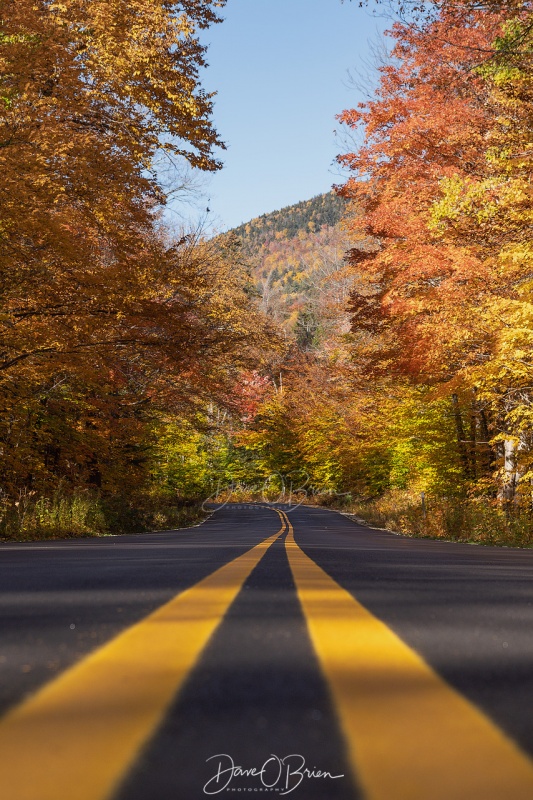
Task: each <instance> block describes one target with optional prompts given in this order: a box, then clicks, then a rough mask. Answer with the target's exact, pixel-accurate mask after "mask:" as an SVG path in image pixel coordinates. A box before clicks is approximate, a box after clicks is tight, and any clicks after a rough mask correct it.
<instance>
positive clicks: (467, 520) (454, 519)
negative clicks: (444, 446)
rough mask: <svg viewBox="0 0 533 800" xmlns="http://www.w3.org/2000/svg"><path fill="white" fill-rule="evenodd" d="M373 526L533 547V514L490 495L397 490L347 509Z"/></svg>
mask: <svg viewBox="0 0 533 800" xmlns="http://www.w3.org/2000/svg"><path fill="white" fill-rule="evenodd" d="M340 510H342V511H343V512H345V513H349V514H353V515H354V516H355V517H358V518H360V519H361V521H364V522H366V523H368V524H370V525H374V526H376V527H379V528H385V529H387V530H391V531H396V532H398V533H402V534H405V535H406V536H413V537H417V538H425V539H445V540H448V541H454V542H470V543H477V544H485V545H493V546H502V547H503V546H506V547H533V513H532V512H531V511H529V510H526V509H523V508H520V507H517V506H510V507H507V508H505V507H504V506H502V504H501V503H498V502H497V501H495V500H493V499H492V498H490V497H473V498H464V497H457V498H433V497H427V496H426V497H425V499H424V504H422V500H421V497H420V495H414V494H412V493H408V492H405V491H391V492H389V493H388V494H386V495H384V496H383V497H381V498H379V499H374V500H367V501H352V502H350V503H348V504H347V505H346V506H345V507H343V508H341V509H340Z"/></svg>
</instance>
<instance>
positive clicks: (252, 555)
mask: <svg viewBox="0 0 533 800" xmlns="http://www.w3.org/2000/svg"><path fill="white" fill-rule="evenodd" d="M278 513H279V512H278ZM279 516H280V518H281V521H282V526H281V528H280V530H279V531H278V532H277V533H276V534H274V535H273V536H271V537H270V538H268V539H266V540H265V541H263V542H261V543H260V544H258V545H257V546H256V547H253V548H252V549H251V550H249V551H248V552H247V553H244V555H242V556H239V557H238V558H236V559H235V560H234V561H231V562H230V563H229V564H226V565H225V566H223V567H221V568H220V569H218V570H217V571H216V572H214V573H213V574H211V575H209V576H208V577H207V578H204V579H203V580H202V581H200V582H199V583H197V584H196V585H195V586H193V587H192V588H190V589H187V590H186V591H184V592H182V593H181V594H179V595H178V596H177V597H175V598H174V599H173V600H170V602H168V603H166V604H165V605H164V606H161V608H159V609H157V610H156V611H154V612H153V613H152V614H150V615H149V616H148V617H146V618H145V619H143V620H142V621H141V622H139V623H137V624H136V625H133V627H131V628H128V629H127V630H125V631H124V632H123V633H121V634H120V635H119V636H117V637H116V638H115V639H113V640H112V641H111V642H109V643H108V644H107V645H105V646H104V647H102V648H100V649H99V650H96V651H95V652H94V653H92V654H91V655H89V656H88V657H87V658H85V659H83V660H82V661H80V662H79V663H78V664H76V665H75V666H73V667H72V668H70V669H68V670H67V671H66V672H64V673H63V674H62V675H60V676H59V677H58V678H56V679H55V680H53V681H52V682H50V683H48V684H47V685H46V686H44V687H43V688H42V689H41V690H40V691H38V692H37V693H36V694H35V695H34V696H33V697H30V698H29V699H28V700H27V701H25V702H24V703H22V704H21V705H19V706H17V707H16V708H15V709H13V711H12V712H11V713H9V714H7V715H6V716H5V717H4V719H3V720H2V721H1V722H0V798H2V800H103V799H104V798H107V797H110V796H111V795H112V793H113V791H114V789H115V788H116V787H117V785H118V784H119V782H120V780H121V778H122V777H123V775H124V774H125V773H126V772H127V770H128V767H129V766H130V765H131V764H132V763H133V762H134V760H135V758H136V756H137V754H138V752H139V750H140V748H141V747H142V746H143V745H144V743H145V742H146V741H147V740H148V739H149V738H150V736H151V735H152V733H153V732H154V730H155V729H156V727H157V725H158V724H159V723H160V722H161V720H162V718H163V715H164V713H165V711H166V709H167V708H168V706H169V704H170V703H171V701H172V700H173V698H174V697H175V695H176V692H177V691H179V689H180V688H181V686H182V685H183V683H184V682H185V680H186V679H187V676H188V675H189V674H190V672H191V670H192V669H193V667H194V665H195V664H196V663H197V661H198V658H199V656H200V654H201V653H202V651H203V649H204V648H205V646H206V644H207V642H208V641H209V639H210V637H211V636H212V634H213V633H214V631H215V629H216V628H217V627H218V625H219V624H220V622H221V621H222V619H223V617H224V615H225V613H226V611H227V610H228V608H229V607H230V605H231V604H232V602H233V601H234V599H235V597H236V596H237V594H238V593H239V591H240V589H241V588H242V585H243V583H244V582H245V580H246V578H247V577H248V576H249V574H250V573H251V571H252V570H253V568H254V567H255V566H256V565H257V564H258V562H259V561H260V560H261V558H262V557H263V555H264V554H265V552H266V551H267V549H268V548H269V547H270V545H271V544H273V542H275V541H276V539H277V538H278V537H279V536H281V535H282V534H283V533H284V532H285V529H286V523H285V521H284V519H283V517H282V515H281V514H279Z"/></svg>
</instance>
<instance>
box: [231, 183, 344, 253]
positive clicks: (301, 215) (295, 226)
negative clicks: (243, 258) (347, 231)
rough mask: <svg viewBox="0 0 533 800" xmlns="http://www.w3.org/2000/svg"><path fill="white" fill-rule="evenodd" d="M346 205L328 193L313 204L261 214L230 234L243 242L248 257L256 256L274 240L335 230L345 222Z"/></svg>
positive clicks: (334, 195) (339, 198) (320, 195)
mask: <svg viewBox="0 0 533 800" xmlns="http://www.w3.org/2000/svg"><path fill="white" fill-rule="evenodd" d="M345 204H346V203H345V201H344V200H343V199H342V198H341V197H338V196H337V195H336V194H335V193H334V192H326V193H325V194H319V195H317V196H316V197H312V198H311V200H302V201H301V202H300V203H295V205H292V206H286V208H282V209H280V210H279V211H272V212H270V213H269V214H262V215H261V216H260V217H256V218H255V219H252V220H250V222H245V223H244V224H243V225H239V227H238V228H233V229H232V231H231V233H233V234H234V235H235V236H237V237H238V238H239V239H240V240H241V242H242V250H243V253H244V254H245V255H256V254H257V253H258V251H260V249H261V248H262V247H263V246H264V245H267V244H268V243H269V242H271V241H273V240H276V239H277V240H279V239H285V240H288V239H293V238H294V237H296V236H298V235H299V234H301V233H317V232H318V231H320V230H321V229H322V228H323V227H324V226H326V227H328V228H333V227H335V226H336V225H337V224H338V223H339V222H340V220H341V218H342V215H343V213H344V208H345Z"/></svg>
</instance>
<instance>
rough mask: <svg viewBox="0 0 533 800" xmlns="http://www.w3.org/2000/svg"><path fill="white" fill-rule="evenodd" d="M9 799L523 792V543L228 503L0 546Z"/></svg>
mask: <svg viewBox="0 0 533 800" xmlns="http://www.w3.org/2000/svg"><path fill="white" fill-rule="evenodd" d="M0 563H1V566H0V619H1V622H0V625H1V630H2V638H1V649H0V712H1V713H2V717H1V718H0V798H1V799H2V800H104V798H107V800H195V798H205V797H208V796H216V797H220V798H233V797H238V796H242V795H243V794H246V795H251V796H254V797H255V796H262V797H267V798H272V797H276V796H289V797H293V798H299V799H300V800H363V799H365V800H374V799H375V800H504V798H505V799H506V800H507V798H512V800H517V799H518V800H531V798H533V760H532V759H533V551H525V550H512V549H507V548H487V547H479V546H473V545H465V544H453V543H449V542H437V541H429V540H416V539H408V538H406V537H402V536H398V535H395V534H392V533H388V532H385V531H379V530H375V529H370V528H367V527H364V526H359V525H356V524H355V523H354V522H353V521H352V520H350V519H348V518H346V517H344V516H342V515H340V514H337V513H335V512H330V511H325V510H322V509H315V508H308V507H303V506H302V507H299V508H294V507H292V508H291V507H289V506H284V505H278V506H276V507H274V506H270V507H268V506H253V505H228V506H226V507H224V508H223V509H220V510H218V511H216V513H214V514H213V516H212V517H210V519H209V520H207V522H205V523H204V524H202V525H200V526H197V527H195V528H191V529H187V530H181V531H170V532H162V533H152V534H145V535H141V536H122V537H106V538H102V539H86V540H71V541H61V542H42V543H20V544H3V545H1V546H0Z"/></svg>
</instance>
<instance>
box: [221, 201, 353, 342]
mask: <svg viewBox="0 0 533 800" xmlns="http://www.w3.org/2000/svg"><path fill="white" fill-rule="evenodd" d="M345 210H346V202H345V201H344V200H343V199H342V198H340V197H338V196H337V195H335V194H334V193H333V192H328V193H327V194H322V195H318V196H317V197H314V198H312V199H311V200H307V201H302V202H300V203H297V204H296V205H293V206H288V207H287V208H283V209H281V210H280V211H274V212H272V213H270V214H264V215H263V216H261V217H258V218H256V219H253V220H251V221H250V222H249V223H247V224H245V225H241V226H239V227H238V228H234V229H233V230H232V231H230V232H229V233H228V234H226V235H225V237H229V238H232V239H234V240H236V241H237V242H238V243H239V247H240V252H241V255H242V259H243V262H244V263H245V264H246V265H247V267H248V268H249V270H250V272H251V275H252V279H253V281H254V283H255V286H256V288H257V291H258V293H259V295H260V298H261V300H260V304H261V308H262V311H263V312H264V313H265V314H266V315H267V316H268V317H270V318H271V319H273V320H274V321H275V322H276V323H277V324H279V325H280V326H281V327H282V329H283V331H284V332H285V334H286V335H289V336H291V337H293V336H294V337H296V338H297V339H298V341H299V342H300V344H302V345H305V346H307V347H309V346H312V345H313V344H315V345H316V344H317V343H318V341H319V340H320V341H324V340H325V339H326V338H327V334H328V331H331V320H330V319H329V317H328V315H329V316H331V314H332V313H334V315H335V316H337V311H338V309H339V308H342V307H343V301H344V300H346V299H347V288H348V285H349V283H350V278H348V276H347V274H346V272H345V270H344V267H345V254H346V250H347V248H348V245H349V240H348V238H347V236H346V234H345V233H344V232H343V229H342V226H341V220H342V215H343V213H344V211H345ZM223 238H224V237H223ZM334 309H335V310H334Z"/></svg>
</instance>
